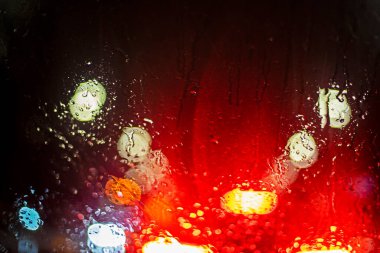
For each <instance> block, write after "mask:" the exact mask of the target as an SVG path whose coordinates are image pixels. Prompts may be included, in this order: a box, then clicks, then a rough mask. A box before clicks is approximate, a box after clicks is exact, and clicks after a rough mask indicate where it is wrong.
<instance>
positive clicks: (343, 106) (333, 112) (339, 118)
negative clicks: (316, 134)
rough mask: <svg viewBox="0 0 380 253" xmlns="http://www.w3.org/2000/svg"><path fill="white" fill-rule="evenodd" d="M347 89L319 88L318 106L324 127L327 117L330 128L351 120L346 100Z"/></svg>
mask: <svg viewBox="0 0 380 253" xmlns="http://www.w3.org/2000/svg"><path fill="white" fill-rule="evenodd" d="M346 94H347V90H343V91H342V92H340V91H339V90H336V89H319V98H318V107H319V115H320V116H321V118H322V122H321V127H322V128H324V127H325V126H326V124H327V118H328V119H329V125H330V127H332V128H340V129H341V128H343V127H345V126H346V125H347V124H348V123H349V122H350V120H351V107H350V105H349V104H348V100H347V95H346Z"/></svg>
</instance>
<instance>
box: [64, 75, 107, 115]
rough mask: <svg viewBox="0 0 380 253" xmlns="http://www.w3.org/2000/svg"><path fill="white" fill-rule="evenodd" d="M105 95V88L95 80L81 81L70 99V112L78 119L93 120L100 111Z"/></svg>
mask: <svg viewBox="0 0 380 253" xmlns="http://www.w3.org/2000/svg"><path fill="white" fill-rule="evenodd" d="M106 97H107V95H106V90H105V89H104V87H103V85H101V84H100V83H99V82H97V81H96V80H89V81H87V82H84V83H81V84H79V86H78V88H77V89H76V90H75V93H74V95H73V97H72V98H71V99H70V102H69V110H70V113H71V115H72V116H73V117H74V118H75V119H76V120H78V121H91V120H94V119H95V117H96V116H97V115H98V114H99V113H100V111H101V109H102V107H103V105H104V103H105V101H106Z"/></svg>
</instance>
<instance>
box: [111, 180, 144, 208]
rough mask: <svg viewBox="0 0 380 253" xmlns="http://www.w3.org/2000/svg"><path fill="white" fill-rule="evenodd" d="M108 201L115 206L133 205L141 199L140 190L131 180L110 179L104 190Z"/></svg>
mask: <svg viewBox="0 0 380 253" xmlns="http://www.w3.org/2000/svg"><path fill="white" fill-rule="evenodd" d="M104 192H105V194H106V196H107V197H108V199H109V200H110V201H111V202H112V203H114V204H116V205H134V204H135V203H136V201H139V200H140V199H141V189H140V186H139V185H138V184H136V183H135V182H134V181H133V180H130V179H125V178H117V177H111V178H110V179H109V180H108V181H107V183H106V186H105V190H104Z"/></svg>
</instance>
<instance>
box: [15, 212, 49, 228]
mask: <svg viewBox="0 0 380 253" xmlns="http://www.w3.org/2000/svg"><path fill="white" fill-rule="evenodd" d="M18 218H19V220H20V223H21V224H22V226H23V227H24V228H26V229H28V230H32V231H34V230H37V229H38V228H39V227H40V226H41V225H42V224H43V222H42V220H41V218H40V215H39V214H38V212H37V211H36V210H35V209H33V208H29V207H25V206H24V207H22V208H21V209H20V211H19V214H18Z"/></svg>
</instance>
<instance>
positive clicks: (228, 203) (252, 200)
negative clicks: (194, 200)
mask: <svg viewBox="0 0 380 253" xmlns="http://www.w3.org/2000/svg"><path fill="white" fill-rule="evenodd" d="M277 203H278V198H277V194H276V193H274V192H269V191H254V190H247V191H243V190H240V189H239V188H236V189H233V190H232V191H229V192H227V193H226V194H224V196H223V197H222V198H221V207H222V208H223V209H224V210H226V211H227V212H229V213H235V214H244V215H249V214H268V213H271V212H273V210H274V209H275V208H276V206H277Z"/></svg>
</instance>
